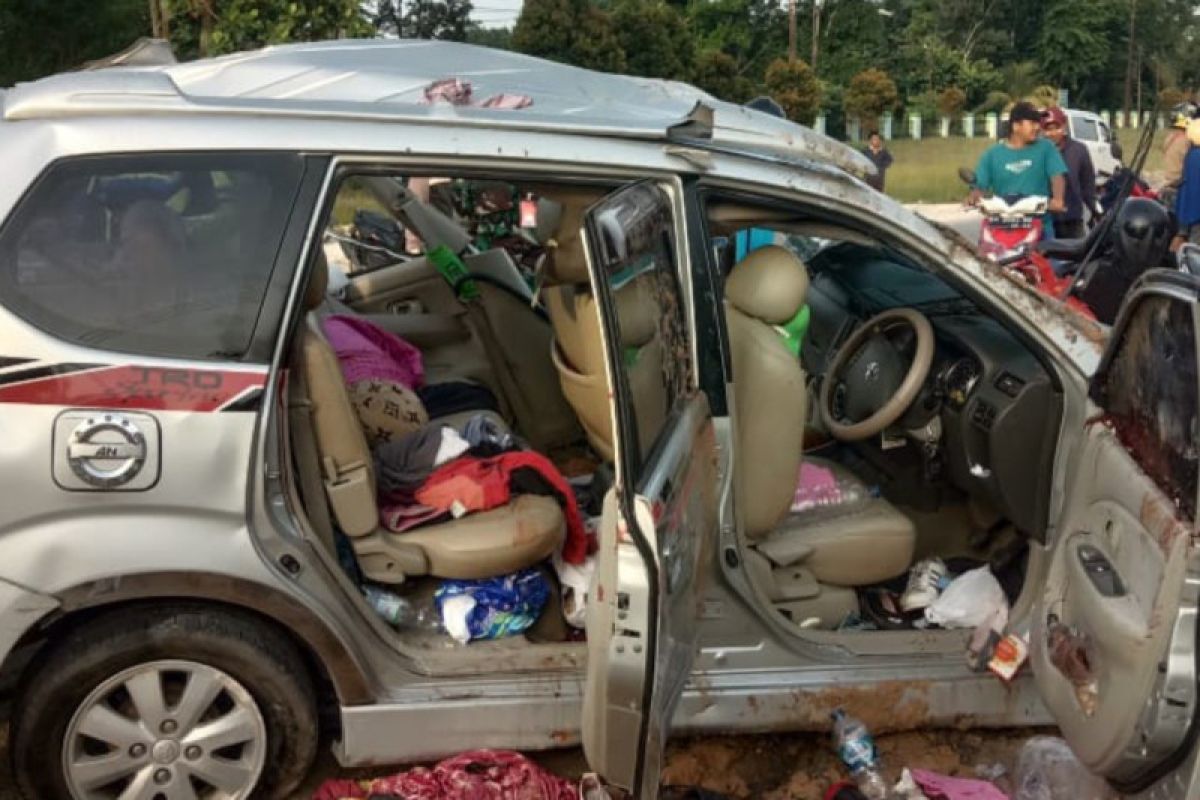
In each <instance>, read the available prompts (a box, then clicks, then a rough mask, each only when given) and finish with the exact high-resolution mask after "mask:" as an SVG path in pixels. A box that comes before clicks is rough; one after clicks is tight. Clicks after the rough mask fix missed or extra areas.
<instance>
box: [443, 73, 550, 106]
mask: <svg viewBox="0 0 1200 800" xmlns="http://www.w3.org/2000/svg"><path fill="white" fill-rule="evenodd" d="M473 92H474V87H472V86H471V82H470V81H464V80H461V79H459V78H443V79H442V80H440V81H434V82H433V83H431V84H429V85H428V86H426V87H425V104H426V105H434V104H436V103H449V104H450V105H452V106H479V107H481V108H502V109H506V110H517V109H521V108H528V107H529V106H531V105H533V98H532V97H530V96H529V95H524V94H508V93H507V92H502V93H500V94H496V95H492V96H491V97H489V98H488V99H486V100H484V101H482V102H477V101H476V100H475V99H474V98H473V97H472V94H473Z"/></svg>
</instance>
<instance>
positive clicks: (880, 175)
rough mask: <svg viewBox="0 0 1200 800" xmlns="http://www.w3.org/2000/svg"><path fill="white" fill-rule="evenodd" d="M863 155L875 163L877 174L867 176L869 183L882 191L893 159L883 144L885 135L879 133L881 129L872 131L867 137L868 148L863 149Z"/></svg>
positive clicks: (873, 187)
mask: <svg viewBox="0 0 1200 800" xmlns="http://www.w3.org/2000/svg"><path fill="white" fill-rule="evenodd" d="M863 155H865V156H866V157H867V158H869V159H871V163H872V164H874V165H875V174H874V175H872V176H870V177H869V178H867V185H868V186H870V187H871V188H872V189H876V190H878V191H880V192H882V191H883V181H884V178H885V177H886V175H887V170H888V167H890V166H891V165H892V160H893V159H892V154H891V153H889V152H888V149H887V148H886V147H884V146H883V137H882V136H880V135H879V131H871V135H870V136H868V137H867V148H866V149H865V150H863Z"/></svg>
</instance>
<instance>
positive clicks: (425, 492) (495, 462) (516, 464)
mask: <svg viewBox="0 0 1200 800" xmlns="http://www.w3.org/2000/svg"><path fill="white" fill-rule="evenodd" d="M523 469H529V470H533V471H534V472H536V473H537V475H538V477H539V478H541V480H542V481H544V482H545V483H546V484H547V485H548V486H549V487H550V488H551V489H553V490H554V492H555V493H556V494H557V495H558V500H559V502H560V503H561V504H562V506H563V511H564V513H565V515H566V518H567V540H566V541H565V542H564V543H563V551H562V557H563V561H566V562H567V563H568V564H582V563H583V562H584V561H585V560H586V559H587V555H588V552H589V550H590V548H591V545H590V542H589V540H588V536H587V533H586V532H585V531H584V528H583V517H581V516H580V514H579V504H578V503H577V502H576V501H575V493H574V492H573V491H572V490H571V485H570V484H569V483H567V481H566V479H565V478H564V477H563V476H562V473H560V472H559V471H558V469H557V468H556V467H555V466H554V464H553V463H552V462H551V461H550V459H548V458H546V457H545V456H543V455H541V454H540V453H535V452H532V451H529V450H519V451H516V452H512V453H502V454H501V455H498V456H494V457H492V458H459V459H456V460H454V461H451V462H450V463H449V464H446V465H444V466H442V467H439V468H438V469H437V470H435V471H434V473H433V474H432V475H430V476H429V479H428V480H426V481H425V483H424V484H423V485H422V486H421V488H420V489H418V490H417V492H416V500H417V502H418V503H420V504H421V505H424V506H429V507H430V508H436V509H440V510H442V511H451V510H453V509H454V507H455V504H456V503H457V504H459V505H460V506H461V507H462V508H463V509H465V510H467V511H487V510H488V509H492V508H497V507H499V506H502V505H504V504H505V503H507V502H508V501H509V498H510V497H511V496H512V483H513V473H514V472H516V471H518V470H523Z"/></svg>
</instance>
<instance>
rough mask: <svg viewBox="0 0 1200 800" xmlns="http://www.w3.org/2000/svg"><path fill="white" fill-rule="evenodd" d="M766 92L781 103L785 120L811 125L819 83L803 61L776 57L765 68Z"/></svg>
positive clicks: (818, 99)
mask: <svg viewBox="0 0 1200 800" xmlns="http://www.w3.org/2000/svg"><path fill="white" fill-rule="evenodd" d="M766 85H767V92H768V93H770V95H771V97H773V98H774V99H775V102H777V103H779V105H781V106H783V110H784V111H786V112H787V115H788V119H791V120H794V121H795V122H802V123H804V124H805V125H811V124H812V123H813V120H815V119H816V118H817V110H818V109H819V108H820V107H821V84H820V82H819V81H818V80H817V76H816V73H814V72H813V70H812V67H810V66H809V65H808V64H806V63H805V62H803V61H801V60H799V59H797V60H795V61H788V60H787V59H786V58H780V59H776V60H775V61H773V62H772V63H771V66H769V67H767V75H766Z"/></svg>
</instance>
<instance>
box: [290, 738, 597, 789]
mask: <svg viewBox="0 0 1200 800" xmlns="http://www.w3.org/2000/svg"><path fill="white" fill-rule="evenodd" d="M374 795H380V796H384V797H395V798H396V799H397V800H401V799H403V800H576V798H578V797H579V789H578V788H577V787H576V786H575V784H574V783H572V782H571V781H568V780H567V779H566V778H560V777H559V776H557V775H554V774H551V773H549V772H547V771H546V770H544V769H542V768H541V767H539V766H538V765H537V764H535V763H533V762H532V761H530V760H529V759H528V758H526V757H525V756H523V755H521V754H520V753H512V752H508V751H506V750H475V751H472V752H467V753H462V754H460V755H457V756H454V757H453V758H448V759H446V760H445V761H442V762H441V763H439V764H438V765H436V766H435V767H433V769H428V768H426V767H416V768H415V769H411V770H409V771H408V772H401V773H400V774H398V775H393V776H391V777H388V778H378V779H376V780H368V781H349V780H341V781H338V780H334V781H326V782H325V783H324V784H322V785H321V787H320V788H319V789H318V790H317V792H316V794H314V795H313V800H362V798H366V797H371V796H374Z"/></svg>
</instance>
